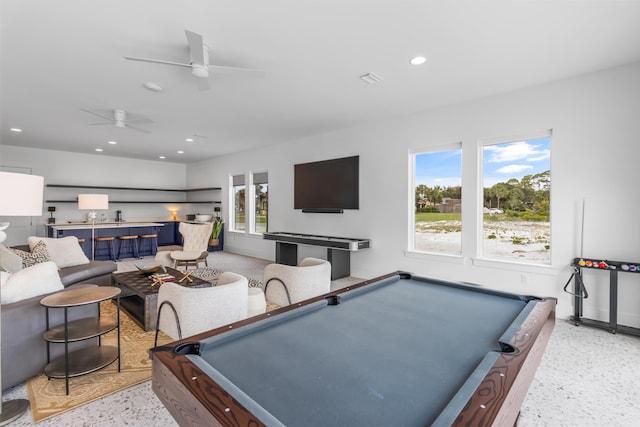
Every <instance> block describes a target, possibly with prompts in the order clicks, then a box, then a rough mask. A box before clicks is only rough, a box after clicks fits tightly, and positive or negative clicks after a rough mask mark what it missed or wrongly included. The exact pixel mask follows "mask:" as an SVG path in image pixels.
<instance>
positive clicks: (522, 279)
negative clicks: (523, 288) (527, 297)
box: [520, 273, 529, 285]
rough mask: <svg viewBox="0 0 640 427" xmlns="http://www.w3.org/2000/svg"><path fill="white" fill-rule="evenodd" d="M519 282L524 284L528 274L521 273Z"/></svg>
mask: <svg viewBox="0 0 640 427" xmlns="http://www.w3.org/2000/svg"><path fill="white" fill-rule="evenodd" d="M520 283H521V284H523V285H526V284H528V283H529V275H528V274H524V273H523V274H521V275H520Z"/></svg>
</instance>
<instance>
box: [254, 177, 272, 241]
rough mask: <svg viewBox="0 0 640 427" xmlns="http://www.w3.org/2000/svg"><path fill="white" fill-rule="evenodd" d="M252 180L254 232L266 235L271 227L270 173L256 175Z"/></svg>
mask: <svg viewBox="0 0 640 427" xmlns="http://www.w3.org/2000/svg"><path fill="white" fill-rule="evenodd" d="M252 178H253V179H252V181H253V193H254V207H255V209H253V212H255V215H254V226H253V231H254V232H256V233H266V232H267V231H268V225H269V221H268V219H269V173H268V172H259V173H254V174H253V176H252Z"/></svg>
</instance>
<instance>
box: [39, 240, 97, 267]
mask: <svg viewBox="0 0 640 427" xmlns="http://www.w3.org/2000/svg"><path fill="white" fill-rule="evenodd" d="M28 241H29V247H30V248H31V251H33V248H34V247H35V245H37V244H38V242H44V244H45V245H46V247H47V251H49V256H50V257H51V260H52V261H53V262H55V263H56V265H57V266H58V268H65V267H73V266H76V265H83V264H89V258H87V256H86V255H85V254H84V251H83V250H82V248H81V247H80V245H79V244H78V238H77V237H76V236H67V237H61V238H58V239H53V238H48V237H35V236H30V237H29V239H28Z"/></svg>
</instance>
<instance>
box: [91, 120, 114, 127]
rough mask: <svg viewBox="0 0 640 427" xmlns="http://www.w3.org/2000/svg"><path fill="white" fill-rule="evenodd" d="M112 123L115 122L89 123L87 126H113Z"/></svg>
mask: <svg viewBox="0 0 640 427" xmlns="http://www.w3.org/2000/svg"><path fill="white" fill-rule="evenodd" d="M114 123H115V122H113V121H111V122H109V123H89V125H91V126H98V125H112V124H114Z"/></svg>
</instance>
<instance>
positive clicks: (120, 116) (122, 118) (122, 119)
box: [81, 108, 153, 133]
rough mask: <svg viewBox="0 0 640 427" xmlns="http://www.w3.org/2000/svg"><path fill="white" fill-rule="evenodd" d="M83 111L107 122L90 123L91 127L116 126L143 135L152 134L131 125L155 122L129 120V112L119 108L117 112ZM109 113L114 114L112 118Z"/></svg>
mask: <svg viewBox="0 0 640 427" xmlns="http://www.w3.org/2000/svg"><path fill="white" fill-rule="evenodd" d="M81 110H82V111H84V112H86V113H89V114H93V115H94V116H98V117H100V118H101V119H104V120H106V122H103V123H89V124H90V125H114V126H115V127H117V128H121V129H125V128H126V129H131V130H135V131H138V132H142V133H151V132H150V131H148V130H146V129H142V128H139V127H136V126H132V125H131V123H153V120H151V119H150V118H148V117H139V116H133V117H131V118H127V112H126V111H124V110H122V109H119V108H116V109H115V110H105V111H92V110H85V109H84V108H81ZM109 113H112V116H108V114H109Z"/></svg>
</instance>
